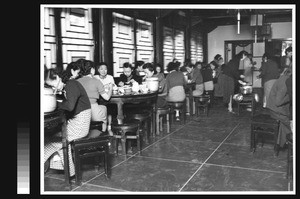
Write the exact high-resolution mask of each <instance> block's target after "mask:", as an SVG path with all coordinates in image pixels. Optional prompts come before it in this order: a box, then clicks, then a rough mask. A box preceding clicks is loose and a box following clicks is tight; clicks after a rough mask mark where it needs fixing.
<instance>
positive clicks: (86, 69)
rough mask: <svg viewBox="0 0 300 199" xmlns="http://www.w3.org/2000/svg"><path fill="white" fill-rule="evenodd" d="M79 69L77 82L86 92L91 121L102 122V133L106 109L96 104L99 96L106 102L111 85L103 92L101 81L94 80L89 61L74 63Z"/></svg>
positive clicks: (92, 64)
mask: <svg viewBox="0 0 300 199" xmlns="http://www.w3.org/2000/svg"><path fill="white" fill-rule="evenodd" d="M76 62H77V63H78V64H79V67H80V73H81V75H82V77H81V78H79V79H78V80H77V81H79V82H80V83H81V84H82V86H83V87H84V89H85V90H86V92H87V95H88V97H89V99H90V102H91V107H92V121H102V122H103V124H102V131H103V132H105V131H106V130H107V108H106V106H105V105H100V104H98V102H97V100H98V99H99V98H100V96H101V97H102V98H103V99H104V100H106V101H108V100H109V99H110V97H111V94H112V84H110V85H109V87H108V91H107V92H106V91H105V88H104V85H103V84H102V82H101V81H99V80H97V79H96V78H94V77H93V76H94V74H95V68H94V63H93V62H92V61H89V60H84V59H80V60H78V61H76Z"/></svg>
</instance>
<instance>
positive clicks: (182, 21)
mask: <svg viewBox="0 0 300 199" xmlns="http://www.w3.org/2000/svg"><path fill="white" fill-rule="evenodd" d="M121 11H122V12H126V14H130V15H134V16H139V17H142V18H148V19H152V20H154V19H159V18H160V19H163V20H164V21H165V22H167V23H169V24H172V25H175V26H176V25H177V26H186V25H187V23H191V26H192V27H193V26H198V25H199V26H201V27H204V28H206V29H207V31H208V32H209V31H210V30H212V29H214V28H216V27H217V26H224V25H236V24H237V13H238V11H239V12H240V16H241V17H240V24H250V18H251V15H253V14H261V15H263V22H264V23H274V22H292V9H220V8H217V9H213V8H207V9H151V8H150V9H121ZM189 18H190V19H191V20H190V21H189Z"/></svg>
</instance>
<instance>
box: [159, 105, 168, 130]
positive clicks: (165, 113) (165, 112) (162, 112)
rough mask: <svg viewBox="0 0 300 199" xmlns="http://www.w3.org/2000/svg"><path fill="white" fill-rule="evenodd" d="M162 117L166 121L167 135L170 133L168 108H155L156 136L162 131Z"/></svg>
mask: <svg viewBox="0 0 300 199" xmlns="http://www.w3.org/2000/svg"><path fill="white" fill-rule="evenodd" d="M163 116H166V120H167V133H170V107H161V108H157V111H156V135H159V134H160V131H162V130H163Z"/></svg>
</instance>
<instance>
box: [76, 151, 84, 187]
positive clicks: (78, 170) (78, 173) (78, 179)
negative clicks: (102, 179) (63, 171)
mask: <svg viewBox="0 0 300 199" xmlns="http://www.w3.org/2000/svg"><path fill="white" fill-rule="evenodd" d="M74 155H75V158H74V165H75V182H76V184H77V185H81V180H82V173H81V161H80V157H79V151H78V149H76V148H75V154H74Z"/></svg>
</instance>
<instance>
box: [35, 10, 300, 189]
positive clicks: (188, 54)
mask: <svg viewBox="0 0 300 199" xmlns="http://www.w3.org/2000/svg"><path fill="white" fill-rule="evenodd" d="M39 9H40V83H41V85H40V117H41V118H40V122H41V123H40V126H41V128H40V130H41V131H40V132H39V134H40V135H39V136H40V140H39V141H40V157H36V161H38V159H39V161H40V162H39V164H40V168H39V169H40V170H39V171H38V172H39V173H40V190H39V191H40V194H41V195H56V194H66V195H80V194H81V195H85V194H86V195H135V194H136V195H215V194H217V195H255V194H262V195H271V194H272V195H273V194H275V195H295V193H296V180H295V176H296V168H295V165H296V163H295V162H296V158H295V157H296V156H295V153H296V150H295V145H294V142H295V128H296V124H295V121H296V118H295V117H296V110H295V102H296V101H295V97H296V92H295V91H296V83H295V75H293V73H294V72H295V66H296V64H295V61H296V59H295V56H294V55H293V54H295V53H296V52H295V49H296V48H295V36H296V5H295V4H257V5H256V4H211V5H210V4H148V5H145V4H40V7H39ZM31 150H34V149H31ZM31 158H32V157H31ZM36 163H37V162H36Z"/></svg>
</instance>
